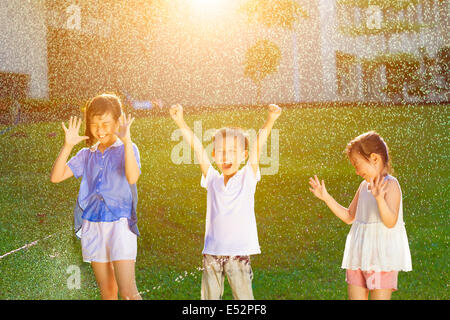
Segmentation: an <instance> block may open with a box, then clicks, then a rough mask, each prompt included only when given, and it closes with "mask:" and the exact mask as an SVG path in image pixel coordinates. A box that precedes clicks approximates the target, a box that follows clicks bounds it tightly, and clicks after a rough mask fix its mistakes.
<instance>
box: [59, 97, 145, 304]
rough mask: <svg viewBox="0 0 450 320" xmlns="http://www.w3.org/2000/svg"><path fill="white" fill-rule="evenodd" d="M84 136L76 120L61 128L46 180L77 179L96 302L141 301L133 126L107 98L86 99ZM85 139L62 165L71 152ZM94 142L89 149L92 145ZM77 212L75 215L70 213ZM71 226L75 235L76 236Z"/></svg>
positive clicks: (85, 253)
mask: <svg viewBox="0 0 450 320" xmlns="http://www.w3.org/2000/svg"><path fill="white" fill-rule="evenodd" d="M85 118H86V131H85V134H86V135H85V136H79V134H78V132H79V129H80V126H81V119H78V120H77V117H71V118H70V120H69V127H68V128H67V127H66V126H65V125H64V123H62V128H63V130H64V132H65V142H64V146H63V147H62V149H61V152H60V154H59V156H58V158H57V159H56V161H55V163H54V165H53V169H52V173H51V178H50V180H51V181H52V182H53V183H58V182H61V181H64V180H66V179H67V178H70V177H72V176H75V177H76V178H79V177H82V180H81V184H80V191H79V194H78V200H77V208H78V209H79V212H80V213H81V214H82V216H81V217H77V215H76V216H75V222H77V220H81V219H80V218H82V220H81V221H82V223H81V247H82V254H83V260H84V261H85V262H90V263H91V264H92V269H93V270H94V274H95V278H96V279H97V283H98V286H99V288H100V293H101V297H102V299H117V298H118V296H117V293H118V292H119V293H120V296H121V297H122V298H123V299H138V300H139V299H141V297H140V295H139V293H138V291H137V288H136V283H135V274H134V265H135V260H136V252H137V235H139V232H138V230H137V226H136V221H137V219H136V201H137V200H136V199H137V198H136V197H137V193H136V182H137V181H138V178H139V175H140V173H141V171H140V159H139V150H138V148H137V146H136V145H135V144H134V143H133V142H132V141H131V136H130V126H131V124H132V123H133V121H134V118H131V115H128V118H127V117H125V115H124V114H123V113H122V107H121V102H120V99H119V98H118V97H117V96H115V95H112V94H102V95H99V96H96V97H94V98H92V99H91V100H90V101H89V102H88V104H87V106H86V110H85ZM83 140H86V142H87V144H88V145H89V146H91V147H90V148H83V149H81V150H80V151H79V152H78V153H77V154H76V156H74V157H73V158H72V159H70V161H69V162H67V159H68V157H69V155H70V153H71V151H72V149H73V147H74V146H75V145H76V144H78V143H79V142H81V141H83ZM94 143H95V144H94ZM76 212H77V211H76ZM78 228H79V227H77V225H76V230H75V231H76V232H79V231H80V230H78Z"/></svg>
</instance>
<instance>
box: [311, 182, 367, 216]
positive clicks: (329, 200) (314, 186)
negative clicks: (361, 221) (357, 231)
mask: <svg viewBox="0 0 450 320" xmlns="http://www.w3.org/2000/svg"><path fill="white" fill-rule="evenodd" d="M309 184H310V185H311V188H309V190H310V191H311V192H312V193H313V194H314V195H315V196H316V197H317V198H319V199H320V200H322V201H323V202H325V204H326V205H327V206H328V208H330V210H331V211H332V212H333V213H334V214H335V215H336V217H338V218H339V219H341V220H342V221H344V222H345V223H346V224H351V223H353V221H354V220H355V216H356V206H357V204H358V198H359V189H358V191H357V192H356V194H355V197H354V198H353V200H352V202H351V203H350V206H349V207H348V208H345V207H343V206H341V205H340V204H339V203H338V202H337V201H336V200H334V198H333V197H332V196H330V194H329V193H328V191H327V189H326V187H325V182H324V181H323V180H322V182H320V181H319V178H317V176H314V179H313V178H309Z"/></svg>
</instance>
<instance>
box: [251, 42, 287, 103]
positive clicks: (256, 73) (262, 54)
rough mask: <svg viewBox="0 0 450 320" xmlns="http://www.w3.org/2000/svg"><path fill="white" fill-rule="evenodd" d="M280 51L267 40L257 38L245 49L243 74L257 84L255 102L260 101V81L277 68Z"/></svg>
mask: <svg viewBox="0 0 450 320" xmlns="http://www.w3.org/2000/svg"><path fill="white" fill-rule="evenodd" d="M280 59H281V51H280V48H278V46H277V45H276V44H275V43H273V42H272V41H269V40H259V41H257V42H256V44H255V45H253V46H252V47H250V48H249V49H248V50H247V53H246V56H245V70H244V75H245V76H246V77H248V78H250V79H251V80H252V81H253V82H254V83H255V84H256V86H257V88H258V89H257V103H258V104H259V103H260V102H261V82H262V81H263V80H264V79H265V78H266V77H267V76H268V75H269V74H271V73H274V72H276V71H277V70H278V65H279V64H280Z"/></svg>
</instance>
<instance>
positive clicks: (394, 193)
mask: <svg viewBox="0 0 450 320" xmlns="http://www.w3.org/2000/svg"><path fill="white" fill-rule="evenodd" d="M371 186H372V195H373V196H374V197H375V199H376V200H377V205H378V210H379V211H380V218H381V221H382V222H383V224H384V225H385V226H386V227H387V228H393V227H395V225H396V224H397V220H398V212H399V210H400V200H401V191H400V187H399V186H398V183H397V182H395V181H393V180H387V179H383V178H382V177H376V178H375V179H374V180H372V181H371Z"/></svg>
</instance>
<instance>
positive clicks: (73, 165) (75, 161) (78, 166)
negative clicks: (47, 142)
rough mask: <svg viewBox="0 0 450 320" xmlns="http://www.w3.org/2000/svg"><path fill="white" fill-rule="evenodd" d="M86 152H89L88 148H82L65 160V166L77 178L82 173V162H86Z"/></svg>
mask: <svg viewBox="0 0 450 320" xmlns="http://www.w3.org/2000/svg"><path fill="white" fill-rule="evenodd" d="M87 152H89V149H88V148H83V149H81V150H80V151H78V152H77V154H76V155H75V156H74V157H72V158H71V159H70V160H69V162H67V166H68V167H69V168H70V170H72V173H73V176H74V177H75V178H77V179H78V178H79V177H82V176H83V174H84V164H85V163H86V154H87Z"/></svg>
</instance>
